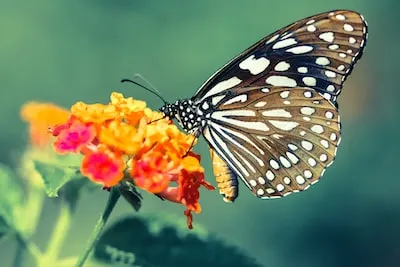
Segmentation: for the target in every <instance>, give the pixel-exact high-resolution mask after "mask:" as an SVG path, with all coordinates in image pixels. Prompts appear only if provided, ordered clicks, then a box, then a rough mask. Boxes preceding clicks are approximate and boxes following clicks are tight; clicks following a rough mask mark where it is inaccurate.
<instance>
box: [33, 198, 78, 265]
mask: <svg viewBox="0 0 400 267" xmlns="http://www.w3.org/2000/svg"><path fill="white" fill-rule="evenodd" d="M71 221H72V210H71V208H70V206H69V204H68V203H67V202H66V201H65V200H63V199H62V200H61V207H60V215H59V216H58V218H57V222H56V225H55V227H54V229H53V232H52V235H51V239H50V241H49V243H48V245H47V251H46V254H45V255H44V256H43V258H42V260H41V261H40V264H39V266H43V267H45V266H54V263H55V262H56V261H57V259H58V257H59V255H60V252H61V249H62V246H63V244H64V241H65V238H66V237H67V234H68V230H69V228H70V226H71Z"/></svg>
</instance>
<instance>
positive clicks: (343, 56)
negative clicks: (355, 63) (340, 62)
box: [339, 53, 347, 58]
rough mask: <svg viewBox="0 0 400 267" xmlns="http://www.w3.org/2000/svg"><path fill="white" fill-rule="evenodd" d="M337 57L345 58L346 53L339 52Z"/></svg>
mask: <svg viewBox="0 0 400 267" xmlns="http://www.w3.org/2000/svg"><path fill="white" fill-rule="evenodd" d="M339 57H341V58H345V57H347V55H346V54H345V53H339Z"/></svg>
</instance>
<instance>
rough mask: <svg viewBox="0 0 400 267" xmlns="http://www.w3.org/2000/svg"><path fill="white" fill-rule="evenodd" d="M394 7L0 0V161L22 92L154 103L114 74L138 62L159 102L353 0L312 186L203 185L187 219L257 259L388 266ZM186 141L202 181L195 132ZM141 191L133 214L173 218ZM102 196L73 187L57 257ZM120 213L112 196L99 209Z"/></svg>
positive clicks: (395, 163)
mask: <svg viewBox="0 0 400 267" xmlns="http://www.w3.org/2000/svg"><path fill="white" fill-rule="evenodd" d="M399 8H400V2H398V1H394V0H381V1H374V0H370V1H366V0H352V1H349V0H335V1H311V0H309V1H296V0H286V1H267V0H264V1H229V0H221V1H213V0H203V1H178V0H169V1H139V0H119V1H111V0H97V1H94V0H89V1H78V0H68V1H60V0H59V1H54V0H36V1H28V0H21V1H11V0H1V2H0V33H1V37H0V59H1V63H0V129H1V130H0V146H1V153H0V162H3V163H6V164H11V165H12V164H15V159H14V157H13V155H15V153H16V152H18V151H20V150H22V149H23V148H24V146H25V145H26V140H27V139H26V126H25V125H24V123H23V122H22V121H21V120H20V119H19V108H20V106H21V105H22V104H23V103H24V102H26V101H29V100H39V101H47V102H54V103H57V104H60V105H63V106H65V107H69V106H70V105H71V104H73V103H74V102H76V101H80V100H81V101H85V102H107V101H108V99H109V95H110V93H111V92H112V91H119V92H122V93H124V94H126V95H131V96H133V97H135V98H138V99H143V100H146V101H147V102H148V104H149V106H151V107H153V108H158V107H159V106H160V105H161V104H162V103H161V102H160V101H159V100H158V99H156V98H155V97H154V96H152V95H150V94H149V93H147V92H145V91H143V90H141V89H139V88H137V87H133V86H132V85H130V84H120V83H119V80H120V79H121V78H129V77H132V76H133V74H134V73H136V72H138V73H141V74H142V75H144V76H145V77H146V78H147V79H148V80H150V81H151V82H152V83H153V84H154V85H155V86H156V87H157V88H158V89H159V90H160V91H161V92H162V93H163V95H164V96H165V97H166V98H167V99H169V100H175V99H177V98H183V97H190V96H191V95H192V94H193V93H194V92H195V91H196V89H197V88H198V86H199V85H201V84H202V82H203V81H204V80H205V79H207V78H208V76H209V75H211V74H212V73H213V72H214V71H215V70H216V69H218V68H219V67H220V66H221V65H223V64H225V62H227V61H228V60H229V59H230V58H231V57H233V56H235V55H236V54H238V53H239V52H241V51H242V50H243V49H245V48H247V47H248V46H249V45H251V44H252V43H253V42H255V41H257V40H259V39H260V38H262V37H263V36H265V35H267V34H269V33H271V32H273V31H275V30H276V29H278V28H280V27H282V26H285V25H287V24H289V23H291V22H293V21H295V20H297V19H300V18H303V17H306V16H309V15H312V14H316V13H320V12H323V11H328V10H332V9H353V10H356V11H358V12H360V13H362V14H363V15H364V16H365V18H366V19H367V21H368V23H369V40H368V44H367V47H366V51H365V54H364V56H363V58H362V59H361V61H360V62H359V63H358V64H357V66H356V68H355V69H354V71H353V74H352V75H351V76H350V78H349V79H348V80H347V81H346V83H345V87H344V90H343V93H342V94H341V97H340V98H339V104H340V109H341V114H342V123H343V139H342V142H341V145H340V147H339V151H338V157H337V160H336V161H335V164H333V165H332V167H330V168H329V170H328V171H327V173H326V174H325V176H324V177H323V180H322V181H321V182H320V183H318V184H317V185H316V186H315V187H313V188H312V189H310V190H308V191H306V192H304V193H301V194H293V195H291V196H289V197H287V198H283V199H279V200H270V201H262V200H259V199H256V198H255V197H253V196H252V195H251V193H250V192H247V190H246V189H245V188H244V187H243V186H242V188H241V189H242V190H241V192H240V193H241V194H240V197H239V199H238V200H237V202H236V203H235V204H234V205H229V204H226V203H224V202H223V201H222V199H221V198H220V196H219V195H218V194H217V192H207V191H203V192H202V197H201V204H202V207H203V212H202V213H201V214H200V215H197V216H195V223H196V224H197V225H201V226H203V227H204V228H206V229H207V230H209V231H210V232H212V233H213V234H215V236H217V237H218V238H221V239H223V240H225V241H226V242H228V243H230V244H233V245H235V246H238V247H240V248H241V249H243V250H244V251H246V252H247V253H248V254H249V255H251V256H252V257H254V258H256V259H257V260H258V261H259V262H260V263H262V264H263V265H265V266H281V267H286V266H309V267H312V266H324V267H330V266H341V267H345V266H364V267H365V266H387V267H389V266H400V263H399V257H398V256H399V255H400V194H399V190H398V188H399V186H400V174H399V171H398V170H399V169H398V168H399V162H400V156H399V148H400V145H399V141H398V139H399V137H400V136H399V133H400V119H399V115H400V112H399V104H398V101H399V97H400V88H399V82H398V79H399V77H400V76H399V74H400V73H399V67H398V64H399V62H400V53H399V52H398V51H399V41H400V35H399V31H398V14H399V11H398V10H399ZM196 150H197V151H198V152H200V153H201V154H202V155H203V162H204V166H205V167H206V169H207V175H208V177H209V178H208V180H212V171H211V170H212V168H211V163H210V160H209V155H208V150H207V146H206V144H205V142H204V141H202V142H200V143H199V144H198V145H197V147H196ZM144 196H145V199H144V205H143V209H142V211H141V212H142V213H144V214H146V213H149V214H152V213H160V212H161V211H162V212H166V213H168V214H176V216H179V217H177V218H180V219H181V220H185V219H184V217H183V216H182V211H183V210H182V207H181V206H178V205H172V204H169V203H163V202H161V201H159V200H158V199H157V198H155V197H153V196H150V195H146V194H145V195H144ZM106 197H107V195H106V194H105V193H104V192H102V191H101V190H99V192H93V193H91V194H87V195H85V196H84V197H83V199H82V200H81V204H80V206H79V208H78V211H77V215H76V220H75V221H74V224H73V227H72V230H71V232H70V234H69V236H68V240H67V244H66V246H65V247H64V249H63V255H66V256H68V255H76V254H78V253H79V252H80V251H81V250H82V249H83V247H84V244H85V242H86V239H87V237H88V235H89V232H90V230H91V228H92V226H93V225H94V223H95V221H96V220H97V216H98V214H99V213H100V212H101V211H102V209H103V207H104V202H105V200H106ZM53 202H54V201H50V200H49V201H47V202H46V206H45V209H44V214H43V220H42V221H41V224H40V227H39V229H38V232H37V234H36V236H35V240H36V241H38V242H39V244H44V243H45V241H46V240H47V238H48V235H49V232H50V231H49V227H50V226H51V225H52V223H53V220H54V218H55V216H56V210H57V209H56V205H55V204H54V203H53ZM131 213H132V210H131V207H130V206H128V205H127V204H125V203H122V202H121V205H119V206H118V208H117V210H116V211H115V214H113V217H112V220H111V221H113V220H117V219H118V218H119V217H122V216H125V215H127V214H131ZM195 231H196V230H195ZM14 245H15V244H13V243H10V242H7V243H2V244H1V245H0V259H1V263H0V265H1V266H2V267H3V266H4V267H8V266H11V261H12V257H13V254H14V253H15V247H14ZM205 256H206V255H205Z"/></svg>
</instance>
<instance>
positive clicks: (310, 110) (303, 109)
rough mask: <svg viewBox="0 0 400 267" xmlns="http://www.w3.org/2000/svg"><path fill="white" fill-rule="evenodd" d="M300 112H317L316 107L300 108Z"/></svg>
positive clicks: (306, 113)
mask: <svg viewBox="0 0 400 267" xmlns="http://www.w3.org/2000/svg"><path fill="white" fill-rule="evenodd" d="M300 112H301V113H302V114H304V115H309V116H310V115H312V114H314V112H315V108H311V107H302V108H301V109H300Z"/></svg>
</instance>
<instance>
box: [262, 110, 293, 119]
mask: <svg viewBox="0 0 400 267" xmlns="http://www.w3.org/2000/svg"><path fill="white" fill-rule="evenodd" d="M262 114H263V115H264V116H269V117H284V118H291V117H292V114H290V112H287V111H286V110H284V109H271V110H266V111H263V112H262Z"/></svg>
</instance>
